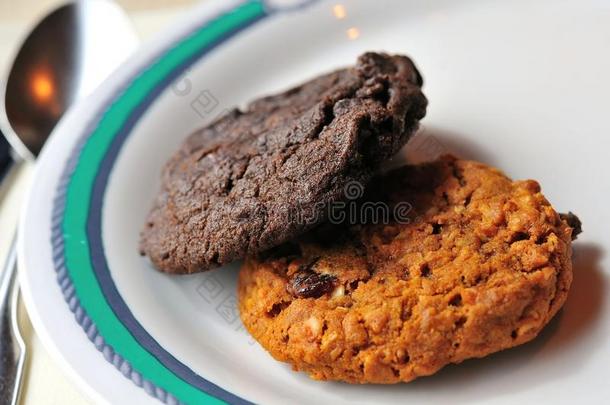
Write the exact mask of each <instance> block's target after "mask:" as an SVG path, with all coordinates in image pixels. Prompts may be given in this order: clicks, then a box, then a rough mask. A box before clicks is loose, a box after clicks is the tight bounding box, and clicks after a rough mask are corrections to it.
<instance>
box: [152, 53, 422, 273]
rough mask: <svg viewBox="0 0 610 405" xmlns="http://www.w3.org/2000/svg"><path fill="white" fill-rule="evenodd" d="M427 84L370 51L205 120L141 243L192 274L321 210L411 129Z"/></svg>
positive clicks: (272, 241)
mask: <svg viewBox="0 0 610 405" xmlns="http://www.w3.org/2000/svg"><path fill="white" fill-rule="evenodd" d="M421 85H422V78H421V76H420V74H419V73H418V71H417V69H416V68H415V66H414V65H413V63H412V62H411V60H410V59H409V58H407V57H405V56H390V55H386V54H377V53H365V54H364V55H362V56H360V57H359V58H358V61H357V63H356V65H355V66H354V67H350V68H347V69H342V70H338V71H335V72H332V73H329V74H326V75H324V76H320V77H318V78H315V79H313V80H311V81H309V82H307V83H304V84H302V85H300V86H298V87H295V88H293V89H291V90H288V91H286V92H284V93H281V94H278V95H274V96H269V97H264V98H261V99H259V100H256V101H254V102H253V103H251V104H250V105H249V106H248V108H247V109H246V110H245V111H240V110H233V111H231V112H230V113H228V114H226V115H225V116H223V117H222V118H220V119H219V120H217V121H215V122H214V123H212V124H211V125H209V126H207V127H205V128H203V129H200V130H198V131H197V132H195V133H194V134H192V135H191V136H190V137H189V138H188V139H187V140H186V141H185V142H184V144H183V145H182V147H181V148H180V150H179V151H178V152H177V153H176V154H175V155H174V156H173V157H172V158H171V160H170V161H169V162H168V163H167V165H166V166H165V169H164V170H163V174H162V186H161V190H160V192H159V195H158V197H157V199H156V202H155V204H154V206H153V208H152V210H151V212H150V214H149V216H148V219H147V221H146V224H145V226H144V229H143V231H142V235H141V242H140V251H141V253H142V254H144V255H147V256H149V257H150V259H151V260H152V262H153V264H154V265H155V266H156V267H158V268H159V269H160V270H163V271H166V272H169V273H193V272H197V271H202V270H207V269H209V268H211V267H215V266H219V265H222V264H226V263H229V262H231V261H233V260H236V259H239V258H242V257H244V256H245V255H246V254H253V253H256V252H259V251H262V250H265V249H269V248H271V247H273V246H276V245H278V244H280V243H282V242H285V241H287V240H289V239H290V238H293V237H295V236H297V235H299V234H300V233H302V232H304V231H306V230H307V229H309V228H311V227H312V226H313V225H315V224H317V223H319V222H322V221H324V219H325V216H324V213H325V212H326V210H325V209H324V207H325V206H326V205H327V204H329V203H332V202H334V201H337V200H339V199H341V198H342V191H343V188H344V186H345V185H346V184H347V183H348V182H351V181H358V182H362V183H366V182H367V181H369V180H370V178H371V177H372V175H373V173H374V171H375V169H377V167H378V166H379V164H380V163H381V162H382V161H383V160H384V159H387V158H388V157H390V156H391V155H393V154H394V153H395V152H397V151H398V150H399V149H400V148H401V147H402V146H403V145H404V144H405V143H406V141H407V140H408V139H409V137H410V135H411V134H412V133H413V132H414V131H415V129H416V128H417V126H418V121H419V120H420V119H421V118H422V117H423V116H424V115H425V111H426V105H427V101H426V98H425V97H424V95H423V94H422V92H421Z"/></svg>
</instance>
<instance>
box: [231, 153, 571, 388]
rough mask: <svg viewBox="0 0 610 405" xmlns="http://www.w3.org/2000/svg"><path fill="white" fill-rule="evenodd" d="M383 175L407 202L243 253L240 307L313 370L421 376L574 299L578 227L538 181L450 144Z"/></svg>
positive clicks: (257, 333) (380, 190)
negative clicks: (261, 252) (446, 152)
mask: <svg viewBox="0 0 610 405" xmlns="http://www.w3.org/2000/svg"><path fill="white" fill-rule="evenodd" d="M374 184H375V188H376V190H373V192H372V195H374V196H376V197H378V198H379V199H380V201H384V202H386V203H387V204H388V209H389V210H390V212H392V213H394V214H396V211H395V210H394V208H395V207H396V206H398V204H401V203H403V204H404V203H405V202H408V207H410V209H409V210H407V211H408V215H404V213H403V214H402V215H401V217H400V218H397V217H396V215H395V216H394V217H393V218H390V219H389V221H387V222H386V221H382V220H381V217H378V218H377V221H373V222H377V223H368V224H365V225H359V226H349V227H344V228H341V227H339V228H338V229H335V230H334V232H337V234H334V235H333V234H332V233H331V234H328V233H327V232H329V230H328V229H321V228H320V229H316V230H315V231H312V232H310V233H308V234H307V235H306V236H304V237H301V238H300V239H299V240H298V241H295V242H294V243H292V244H288V245H283V246H282V247H281V248H276V249H274V250H272V251H270V252H268V253H266V255H265V256H263V257H259V258H249V259H248V260H247V261H246V262H245V263H244V265H243V267H242V269H241V272H240V277H239V287H238V295H239V309H240V312H241V318H242V320H243V322H244V324H245V326H246V328H247V329H248V331H249V332H250V333H251V334H252V335H253V336H254V338H256V339H257V340H258V342H259V343H260V344H261V345H262V346H263V347H264V348H265V349H267V350H268V351H269V352H270V353H271V355H272V356H273V357H275V358H276V359H277V360H280V361H284V362H287V363H290V364H292V366H293V368H294V369H295V370H302V371H305V372H306V373H308V374H309V375H310V376H311V377H312V378H314V379H320V380H341V381H347V382H350V383H396V382H401V381H402V382H408V381H411V380H413V379H414V378H416V377H419V376H425V375H430V374H433V373H435V372H437V371H438V370H439V369H440V368H442V367H443V366H445V365H447V364H449V363H459V362H461V361H463V360H465V359H468V358H472V357H482V356H486V355H488V354H490V353H493V352H496V351H499V350H503V349H506V348H509V347H512V346H516V345H520V344H522V343H525V342H527V341H529V340H531V339H533V338H534V337H535V336H536V335H537V334H538V333H539V332H540V330H541V329H542V328H543V327H544V326H545V325H546V324H547V323H548V322H549V320H550V319H551V318H552V317H553V315H555V313H556V312H557V311H558V310H559V308H560V307H561V306H562V305H563V303H564V301H565V300H566V296H567V293H568V289H569V287H570V283H571V281H572V264H571V237H572V228H571V227H570V226H569V224H568V222H567V220H564V219H562V218H561V217H560V216H559V214H557V212H555V210H554V209H553V207H552V206H551V205H550V204H549V202H548V201H547V200H546V199H545V197H544V196H543V195H542V194H541V192H540V187H539V185H538V183H536V182H535V181H532V180H525V181H511V180H510V179H509V178H507V177H506V176H505V175H503V174H502V173H501V172H500V171H498V170H497V169H494V168H491V167H488V166H485V165H483V164H481V163H477V162H472V161H463V160H456V159H455V158H452V157H444V158H442V159H441V160H438V161H435V162H433V163H429V164H424V165H421V166H405V167H402V168H400V169H397V170H395V171H393V172H390V173H389V174H387V175H385V176H384V177H383V178H382V179H380V181H375V182H374ZM380 222H381V223H380ZM383 222H386V223H383ZM572 222H573V223H576V222H577V219H576V220H574V219H572Z"/></svg>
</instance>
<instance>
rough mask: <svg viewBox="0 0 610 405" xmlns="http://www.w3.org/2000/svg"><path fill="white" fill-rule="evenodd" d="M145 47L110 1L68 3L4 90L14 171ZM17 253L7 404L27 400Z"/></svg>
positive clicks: (11, 269) (9, 313)
mask: <svg viewBox="0 0 610 405" xmlns="http://www.w3.org/2000/svg"><path fill="white" fill-rule="evenodd" d="M137 43H138V40H137V36H136V34H135V32H134V30H133V28H132V26H131V23H130V22H129V20H128V18H127V16H126V15H125V14H124V13H123V11H122V10H121V9H120V8H119V7H118V6H117V5H115V4H114V3H112V2H110V1H106V0H87V1H77V2H73V3H69V4H66V5H64V6H62V7H60V8H58V9H56V10H54V11H53V12H51V13H50V14H49V15H47V16H46V17H45V18H44V19H43V20H42V21H40V22H39V23H38V25H36V27H35V28H34V29H33V30H32V31H31V33H30V34H29V35H28V36H27V38H26V39H25V41H24V42H23V44H22V46H21V48H20V49H19V52H18V53H17V55H16V57H15V59H14V62H13V65H12V67H11V69H10V71H9V73H8V77H7V79H6V81H5V85H4V87H0V130H1V132H2V133H4V135H5V137H6V138H7V139H8V141H9V143H10V144H11V146H12V147H13V151H14V152H15V153H14V155H15V156H16V159H15V161H14V163H13V168H12V171H15V168H16V166H18V165H19V164H21V163H23V162H26V161H33V160H34V159H35V158H36V156H38V154H39V153H40V151H41V149H42V148H43V145H44V144H45V142H46V140H47V138H48V137H49V135H50V134H51V133H52V130H53V128H54V127H55V126H56V124H57V122H58V121H59V119H60V118H61V117H62V115H63V114H64V113H65V111H66V110H67V109H68V108H69V107H70V106H71V105H72V104H74V103H75V102H76V101H78V100H80V99H82V98H83V97H85V96H87V95H88V94H90V93H91V91H92V90H94V89H95V88H96V87H97V86H98V85H99V84H100V83H101V82H102V81H103V80H104V79H105V78H106V77H107V76H108V75H109V74H110V73H111V72H112V71H113V70H114V69H115V68H116V67H117V66H118V65H119V64H120V63H121V62H122V61H123V60H124V59H125V58H126V57H127V56H128V55H129V54H130V53H131V52H132V51H133V50H134V49H135V47H136V46H137ZM0 86H1V83H0ZM6 177H10V173H9V175H8V176H6ZM0 194H1V193H0ZM2 233H3V234H5V235H6V234H7V233H8V232H7V230H4V229H3V230H2ZM14 249H15V242H14V241H13V247H12V248H11V252H10V253H9V255H8V259H7V261H6V262H5V264H4V266H2V268H4V270H3V271H2V273H1V274H0V403H2V404H8V403H11V404H16V403H17V401H18V400H19V394H20V385H21V379H22V373H23V368H24V362H25V354H26V353H25V345H24V343H23V339H22V338H21V335H20V332H19V328H18V322H17V303H18V298H19V292H18V291H19V290H18V286H17V282H16V281H15V278H16V277H15V269H16V259H15V251H14Z"/></svg>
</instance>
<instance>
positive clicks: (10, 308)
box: [0, 238, 26, 405]
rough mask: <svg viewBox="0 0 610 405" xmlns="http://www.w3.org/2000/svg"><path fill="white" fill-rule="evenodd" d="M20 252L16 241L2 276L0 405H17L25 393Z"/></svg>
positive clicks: (0, 285)
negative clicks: (20, 322)
mask: <svg viewBox="0 0 610 405" xmlns="http://www.w3.org/2000/svg"><path fill="white" fill-rule="evenodd" d="M16 269H17V250H16V238H15V239H14V240H13V243H12V245H11V249H10V252H9V255H8V257H7V259H6V261H5V264H4V269H3V270H2V273H0V403H2V404H11V405H15V404H17V403H18V401H19V396H20V393H21V381H22V377H23V370H24V367H25V356H26V346H25V342H24V340H23V336H22V335H21V331H20V328H19V319H18V315H19V313H18V304H19V285H18V283H17V280H16Z"/></svg>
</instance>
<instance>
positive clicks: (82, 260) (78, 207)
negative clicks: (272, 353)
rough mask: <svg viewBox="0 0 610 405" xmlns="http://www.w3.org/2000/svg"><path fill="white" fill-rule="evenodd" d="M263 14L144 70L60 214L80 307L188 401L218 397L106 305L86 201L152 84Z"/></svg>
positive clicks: (115, 109) (204, 33) (107, 123)
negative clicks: (155, 352)
mask: <svg viewBox="0 0 610 405" xmlns="http://www.w3.org/2000/svg"><path fill="white" fill-rule="evenodd" d="M263 13H264V10H263V6H262V4H261V2H260V1H253V2H249V3H246V4H244V5H241V6H239V7H238V8H236V9H234V10H232V11H230V12H228V13H227V14H224V15H222V16H220V17H218V18H217V19H215V20H213V21H211V22H210V23H209V24H207V25H206V26H205V27H203V28H201V29H200V30H199V31H197V32H195V33H194V34H193V35H192V36H189V37H188V38H185V39H184V40H182V42H180V43H179V44H177V45H176V46H175V47H174V48H172V49H171V50H169V51H168V52H167V53H165V54H164V55H163V56H162V57H161V58H160V59H159V60H158V61H157V62H156V63H155V64H154V65H152V66H150V67H149V68H147V69H146V70H144V71H143V72H142V73H141V74H140V76H139V77H138V78H137V79H135V80H134V81H133V83H131V84H130V85H129V87H128V88H127V89H126V90H125V91H124V93H123V94H122V95H120V96H119V97H118V99H117V100H116V101H115V102H114V103H113V104H112V105H111V107H110V108H109V109H108V110H107V111H106V113H105V114H104V115H103V117H102V118H101V120H100V122H99V124H98V126H97V128H95V130H94V131H93V133H92V134H91V136H90V138H89V139H88V141H87V143H86V144H85V145H84V147H83V149H82V152H81V154H80V157H79V160H78V164H77V165H76V168H75V170H74V173H73V175H72V177H71V179H70V184H69V185H68V190H67V195H66V208H65V214H64V219H63V233H64V239H65V257H66V267H67V269H68V272H69V275H70V278H71V279H72V282H73V284H74V287H75V290H76V295H77V296H78V298H79V300H80V303H81V305H82V307H83V308H84V309H85V311H86V312H87V315H88V316H89V317H90V318H91V319H92V321H93V322H94V323H95V325H96V326H97V328H98V331H99V333H100V334H101V336H103V338H104V339H105V341H106V342H107V343H108V344H109V345H110V346H112V348H113V349H114V350H115V352H116V353H118V354H119V355H120V356H122V357H123V358H124V359H125V360H127V361H128V362H129V363H130V364H131V366H132V367H133V369H134V370H137V371H138V372H139V373H141V374H142V377H143V378H145V379H147V380H150V381H151V382H152V383H153V384H155V385H158V386H159V387H161V388H163V389H165V390H166V391H167V392H169V393H171V394H172V395H174V396H175V397H176V398H177V399H179V400H180V401H183V402H186V403H197V404H215V403H222V401H220V400H218V399H216V398H214V397H212V396H210V395H208V394H206V393H204V392H202V391H200V390H199V389H197V388H196V387H193V386H192V385H190V384H188V383H187V382H185V381H183V380H182V379H180V378H178V377H177V376H176V375H175V374H174V373H173V372H171V371H170V370H168V369H167V368H166V367H165V366H163V365H162V364H161V363H160V362H159V361H158V360H157V359H156V358H155V357H153V356H152V355H151V354H150V353H148V352H147V351H146V350H145V349H144V348H143V347H141V346H140V345H139V344H138V342H137V341H136V340H135V339H134V338H133V336H132V335H131V334H130V333H129V332H128V330H127V329H126V328H125V327H124V326H123V324H122V323H121V322H120V321H119V320H118V319H117V317H116V316H115V314H114V313H113V311H112V310H111V308H110V307H109V305H108V303H107V301H106V299H105V298H104V295H103V294H102V290H101V289H100V286H99V284H98V281H97V279H96V277H95V274H94V271H93V267H92V264H91V257H90V254H89V244H88V241H87V237H86V223H87V217H88V214H89V201H90V200H91V193H92V188H93V183H94V180H95V177H96V174H97V172H98V167H99V165H100V162H101V161H102V158H103V157H104V155H105V153H106V151H107V149H108V147H109V146H110V144H111V142H112V140H113V138H114V137H115V136H116V134H117V132H118V131H119V129H120V128H121V127H122V126H123V125H124V124H125V122H126V120H127V119H128V117H129V116H130V114H131V113H132V112H133V111H134V109H135V108H136V107H137V106H138V105H139V104H140V103H141V102H142V101H143V100H145V98H146V96H147V95H148V94H149V93H150V92H151V91H152V90H153V89H154V88H155V86H156V85H158V84H159V83H160V82H161V81H162V80H163V79H164V78H165V77H167V76H168V75H169V74H170V73H171V72H172V71H174V70H175V69H176V68H178V67H179V66H180V65H181V64H182V63H184V62H185V61H187V60H189V58H192V57H193V56H194V55H196V54H197V53H198V52H200V51H201V50H202V49H203V48H205V47H206V46H208V45H210V44H212V43H214V42H215V41H216V40H218V39H219V38H222V36H223V35H225V34H226V33H227V32H230V31H232V30H233V29H235V28H237V27H239V26H241V25H243V24H244V23H247V22H248V21H251V20H253V19H256V18H257V17H260V16H261V15H262V14H263Z"/></svg>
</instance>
